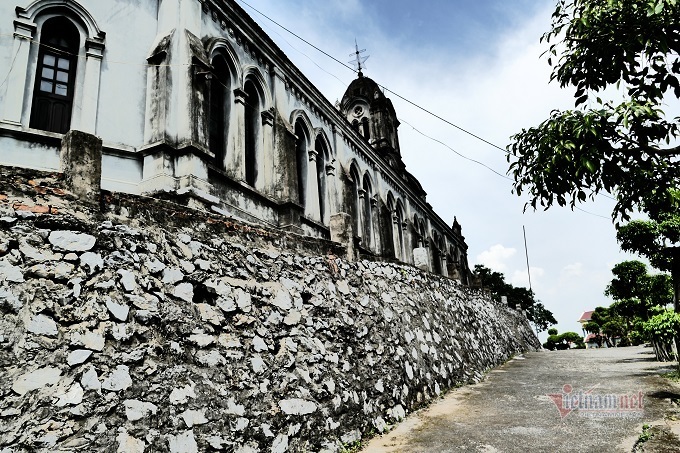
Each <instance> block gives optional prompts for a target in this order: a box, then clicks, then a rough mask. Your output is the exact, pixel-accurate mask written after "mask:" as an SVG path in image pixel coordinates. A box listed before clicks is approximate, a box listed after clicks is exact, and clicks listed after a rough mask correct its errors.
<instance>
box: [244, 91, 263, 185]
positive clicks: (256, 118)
mask: <svg viewBox="0 0 680 453" xmlns="http://www.w3.org/2000/svg"><path fill="white" fill-rule="evenodd" d="M244 91H245V93H246V105H245V177H246V184H248V185H250V186H253V187H254V186H255V182H256V181H257V159H258V154H259V151H260V149H259V148H260V123H261V120H260V115H261V111H262V102H261V96H260V93H259V91H258V90H257V87H256V86H255V83H253V82H252V81H251V80H248V81H247V82H246V84H245V90H244Z"/></svg>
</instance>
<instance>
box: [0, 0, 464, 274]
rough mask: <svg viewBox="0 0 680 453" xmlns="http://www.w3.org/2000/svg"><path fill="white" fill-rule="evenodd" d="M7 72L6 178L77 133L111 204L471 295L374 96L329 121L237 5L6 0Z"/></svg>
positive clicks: (2, 91)
mask: <svg viewBox="0 0 680 453" xmlns="http://www.w3.org/2000/svg"><path fill="white" fill-rule="evenodd" d="M0 68H5V69H4V70H3V73H2V78H4V82H3V83H2V84H1V85H0V164H1V165H8V166H21V167H28V168H36V169H42V170H49V171H57V170H59V150H60V146H61V140H62V138H63V135H64V133H66V132H67V131H69V130H79V131H83V132H86V133H89V134H93V135H96V136H98V137H101V139H102V140H103V145H102V151H103V158H102V177H101V187H102V188H103V189H105V190H110V191H117V192H124V193H130V194H145V195H150V196H166V195H167V194H170V195H177V196H184V197H187V196H189V197H191V200H192V206H194V207H198V208H202V209H207V210H211V211H213V212H217V213H221V214H224V215H226V216H230V217H234V218H239V219H242V220H245V221H248V222H252V223H255V224H259V225H263V226H267V227H270V228H278V229H281V230H286V231H292V232H295V233H298V234H301V235H305V236H311V237H317V238H325V239H331V240H335V241H338V242H343V243H344V244H345V245H346V246H347V247H348V250H350V251H351V252H352V253H351V254H352V255H353V256H359V257H361V256H373V257H377V258H380V259H386V260H398V261H401V262H405V263H411V264H415V265H417V266H418V267H420V268H424V269H428V270H430V271H432V272H435V273H438V274H442V275H446V276H449V277H452V278H456V279H459V280H461V281H462V282H463V283H465V284H469V283H470V276H471V272H470V269H469V266H468V260H467V245H466V243H465V240H464V237H463V236H462V233H461V226H460V224H459V223H458V222H457V221H456V220H455V219H454V221H453V223H452V224H447V223H446V222H444V221H443V220H442V219H441V218H440V217H439V216H438V215H437V214H436V213H435V212H434V211H433V210H432V208H431V206H430V205H429V204H428V203H427V200H426V193H425V191H424V190H423V188H422V186H421V184H420V183H419V182H418V181H417V179H416V178H415V177H414V176H413V175H411V174H410V173H409V172H408V171H406V166H405V165H404V163H403V161H402V159H401V150H400V146H399V137H398V127H399V121H398V119H397V115H396V112H395V110H394V107H393V105H392V103H391V102H390V100H389V99H388V98H387V97H386V96H385V94H384V93H383V92H382V90H381V89H380V87H379V86H378V84H377V83H376V82H375V81H373V80H371V79H370V78H367V77H364V76H363V74H361V72H360V73H359V75H358V77H357V79H356V80H354V81H353V82H352V83H351V84H350V86H349V87H348V88H347V91H346V92H345V94H344V96H343V98H342V101H341V103H340V105H339V106H338V107H335V106H333V105H332V104H331V103H330V102H328V100H327V99H326V98H325V97H324V96H323V95H322V94H321V93H320V92H319V91H318V90H317V89H316V88H315V87H314V85H312V84H311V82H310V81H309V80H307V78H306V77H305V76H304V75H303V74H302V73H301V72H300V70H299V69H298V68H296V67H295V66H294V65H293V64H292V63H291V62H290V61H289V60H288V58H287V57H286V55H285V54H284V53H283V52H282V51H281V50H280V49H279V48H278V47H277V46H276V45H275V44H274V42H273V41H272V40H271V39H270V38H269V37H268V36H267V35H266V34H265V33H264V31H263V30H262V29H261V28H260V27H259V26H258V25H257V24H256V23H255V22H254V21H253V20H252V19H251V18H250V17H249V16H248V15H247V14H246V12H245V11H244V10H243V9H242V8H241V7H240V6H239V5H238V4H237V3H236V2H235V1H233V0H161V1H158V0H137V1H135V2H111V1H101V0H80V1H79V2H76V1H72V0H36V1H28V0H8V1H3V2H2V3H1V4H0ZM63 171H65V172H68V168H65V169H63Z"/></svg>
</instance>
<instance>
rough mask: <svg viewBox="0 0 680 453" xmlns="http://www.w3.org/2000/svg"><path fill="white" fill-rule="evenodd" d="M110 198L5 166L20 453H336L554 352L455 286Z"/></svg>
mask: <svg viewBox="0 0 680 453" xmlns="http://www.w3.org/2000/svg"><path fill="white" fill-rule="evenodd" d="M104 200H105V202H104V203H103V206H102V207H103V209H101V210H100V209H96V208H97V207H96V206H92V205H83V204H80V203H79V202H78V201H77V200H75V198H74V197H73V196H71V195H70V194H69V193H67V192H66V191H65V190H64V189H63V186H62V183H61V181H60V179H59V175H46V174H38V173H31V172H27V171H25V170H17V169H9V168H0V452H2V453H9V452H28V451H45V452H48V451H49V452H54V451H107V452H116V451H118V452H126V453H135V452H143V451H154V452H167V451H169V452H173V453H174V452H197V451H237V452H240V453H246V452H259V451H273V452H285V451H322V450H329V451H336V450H337V449H338V448H339V447H340V446H341V445H342V444H347V443H351V442H353V441H355V440H357V439H359V438H361V437H362V436H363V435H366V434H368V433H369V432H371V431H376V432H381V431H383V430H385V429H386V428H387V427H388V426H389V424H391V423H394V422H396V421H398V420H400V419H401V418H403V417H404V416H405V415H406V414H407V413H409V412H411V411H412V410H414V409H415V408H417V407H419V406H421V405H422V404H424V403H426V402H428V401H430V400H432V399H433V398H435V397H437V396H438V395H439V394H441V393H442V392H443V391H445V390H446V389H449V388H451V387H454V386H456V385H460V384H462V383H466V382H471V381H477V380H479V379H480V378H481V377H482V375H483V373H484V371H485V370H487V369H489V368H491V367H493V366H495V365H498V364H500V363H502V362H503V361H505V360H506V359H508V358H509V357H510V356H511V355H513V354H515V353H517V352H521V351H526V350H528V349H532V348H536V347H538V346H539V344H538V341H537V339H536V338H535V336H534V335H533V333H532V331H531V328H530V326H529V325H528V323H527V322H526V319H524V317H523V316H522V315H521V314H518V313H517V312H515V311H514V310H510V309H509V308H508V307H506V306H502V305H500V304H497V303H495V302H493V301H491V300H489V299H488V298H487V297H485V296H484V295H483V294H481V293H480V292H476V291H472V290H470V289H468V288H466V287H463V286H461V285H459V284H458V283H456V282H454V281H452V280H448V279H445V278H442V277H438V276H435V275H432V274H428V273H423V272H421V271H419V270H417V269H415V268H413V267H409V266H404V265H397V264H391V263H380V262H370V261H361V262H355V263H352V262H347V261H345V260H343V259H340V258H338V257H337V256H340V255H341V253H342V250H340V249H338V246H337V244H333V243H330V242H323V241H309V240H306V239H304V240H303V239H300V238H299V237H296V236H292V235H282V234H281V233H276V232H268V231H265V230H262V229H258V228H254V227H251V226H247V225H242V224H237V223H233V222H231V221H228V220H226V219H225V218H220V217H218V216H215V217H211V216H208V215H206V214H205V213H201V212H200V211H189V210H188V209H187V208H185V207H182V206H180V205H177V204H173V203H171V202H170V201H159V200H145V199H141V198H125V199H121V198H118V197H117V196H115V195H113V194H106V196H105V197H104ZM100 211H104V213H102V212H100Z"/></svg>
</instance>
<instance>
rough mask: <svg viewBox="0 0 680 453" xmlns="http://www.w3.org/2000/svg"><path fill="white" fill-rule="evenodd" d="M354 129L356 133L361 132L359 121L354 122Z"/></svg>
mask: <svg viewBox="0 0 680 453" xmlns="http://www.w3.org/2000/svg"><path fill="white" fill-rule="evenodd" d="M352 128H353V129H354V130H355V131H357V132H359V120H354V121H352Z"/></svg>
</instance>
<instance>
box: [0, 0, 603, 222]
mask: <svg viewBox="0 0 680 453" xmlns="http://www.w3.org/2000/svg"><path fill="white" fill-rule="evenodd" d="M238 1H239V2H241V3H243V4H245V5H246V6H248V7H250V8H251V9H253V10H254V11H255V12H257V13H258V14H260V15H262V16H263V17H265V18H266V19H267V20H270V21H271V22H273V23H274V24H276V25H277V26H279V27H281V28H282V29H284V30H285V31H287V32H288V33H290V34H292V35H293V36H295V37H296V38H298V39H300V40H301V41H303V42H304V43H306V44H307V45H309V46H311V47H313V48H314V49H316V50H317V51H319V52H321V53H322V54H324V55H326V56H327V57H329V58H331V59H333V60H334V61H336V62H337V63H339V64H341V65H342V66H344V67H346V68H348V69H350V70H351V71H353V72H355V73H357V72H358V71H356V70H355V69H354V68H352V67H350V66H349V65H347V64H345V63H343V62H341V61H340V60H338V59H337V58H335V57H333V56H332V55H330V54H328V53H327V52H325V51H323V50H322V49H320V48H319V47H317V46H315V45H314V44H312V43H310V42H309V41H307V40H305V39H304V38H302V37H300V36H299V35H297V34H296V33H294V32H292V31H291V30H289V29H287V28H286V27H284V26H283V25H281V24H279V23H278V22H276V21H275V20H273V19H271V18H270V17H268V16H267V15H265V14H264V13H262V12H260V11H259V10H257V9H256V8H254V7H252V6H251V5H249V4H248V3H246V2H245V1H243V0H238ZM277 35H279V36H281V35H280V34H278V33H277ZM0 36H13V35H10V34H6V33H1V34H0ZM281 38H282V39H284V41H286V40H285V38H283V36H281ZM22 41H28V42H29V43H31V44H37V45H38V46H43V47H45V48H47V49H50V50H54V51H58V52H60V53H63V54H68V55H70V56H72V57H76V58H79V59H83V58H85V56H83V55H80V54H75V53H71V52H66V51H63V50H61V49H57V48H55V47H52V46H50V45H48V44H45V43H41V42H39V41H36V40H34V39H32V38H23V39H22ZM286 42H287V43H288V44H289V45H290V46H291V47H292V48H293V49H295V47H294V46H292V45H291V44H290V43H289V42H288V41H286ZM21 44H23V42H22V43H21ZM21 44H20V46H19V47H18V48H17V52H16V53H15V54H14V57H13V60H12V63H11V65H10V68H9V70H8V72H7V74H6V76H5V78H4V80H3V82H2V84H0V88H1V87H2V86H3V85H4V84H5V83H6V82H7V80H8V79H9V75H10V74H11V71H12V69H13V67H14V64H15V62H16V58H17V56H18V54H19V51H20V48H21ZM295 50H297V51H298V52H299V53H300V54H302V55H304V56H305V57H306V58H308V59H309V60H310V61H311V62H312V63H314V64H315V65H316V66H317V67H318V68H319V69H321V70H323V71H324V72H326V73H327V74H329V75H331V76H333V77H335V78H336V79H337V80H339V81H340V82H342V80H340V78H339V77H337V76H336V75H334V74H332V73H331V72H329V71H327V70H325V69H324V68H323V67H321V66H320V65H319V64H317V63H316V62H315V61H313V60H312V59H311V57H309V56H308V55H306V54H305V53H304V52H302V51H300V50H298V49H295ZM107 61H108V62H109V63H114V64H124V65H135V66H146V67H191V66H196V65H194V64H193V63H173V64H151V63H133V62H125V61H117V60H107ZM216 80H217V79H216ZM217 81H218V82H219V83H220V84H221V85H223V86H224V87H225V88H229V87H228V86H227V85H226V84H224V83H222V82H221V81H219V80H217ZM377 85H378V86H379V87H380V88H382V89H383V90H385V91H388V92H390V93H392V94H393V95H395V96H397V97H398V98H400V99H402V100H404V101H405V102H407V103H409V104H411V105H413V106H415V107H417V108H418V109H420V110H422V111H424V112H426V113H427V114H429V115H431V116H433V117H435V118H437V119H439V120H441V121H443V122H445V123H447V124H449V125H450V126H453V127H454V128H456V129H459V130H461V131H463V132H465V133H466V134H468V135H470V136H472V137H474V138H476V139H478V140H480V141H482V142H484V143H486V144H488V145H490V146H492V147H494V148H497V149H499V150H501V151H503V152H504V153H506V154H509V152H508V151H507V150H505V149H503V148H501V147H499V146H497V145H495V144H493V143H492V142H490V141H488V140H486V139H484V138H482V137H479V136H478V135H475V134H473V133H472V132H469V131H467V130H465V129H463V128H461V127H460V126H457V125H456V124H454V123H452V122H450V121H448V120H446V119H445V118H442V117H441V116H439V115H437V114H435V113H433V112H431V111H429V110H427V109H425V108H424V107H422V106H420V105H418V104H416V103H414V102H412V101H410V100H409V99H407V98H405V97H403V96H401V95H400V94H398V93H396V92H394V91H392V90H390V89H389V88H387V87H385V86H384V85H381V84H377ZM249 105H250V106H251V107H253V108H257V106H255V105H251V104H249ZM400 121H402V122H404V123H405V124H408V125H409V126H410V127H411V128H412V129H413V130H414V131H416V132H417V133H418V134H420V135H422V136H424V137H426V138H428V139H430V140H432V141H434V142H437V143H439V144H441V145H442V146H444V147H446V148H448V149H449V150H451V151H452V152H454V153H455V154H456V155H458V156H459V157H461V158H463V159H466V160H469V161H471V162H474V163H476V164H478V165H480V166H482V167H484V168H486V169H488V170H489V171H491V172H493V173H494V174H496V175H497V176H500V177H502V178H504V179H507V180H510V181H512V178H509V177H508V176H506V175H503V174H501V173H499V172H498V171H496V170H494V169H493V168H491V167H490V166H488V165H486V164H484V163H483V162H480V161H478V160H475V159H472V158H470V157H467V156H465V155H463V154H461V153H460V152H458V151H456V150H455V149H454V148H453V147H451V146H449V145H448V144H446V143H445V142H443V141H442V140H439V139H437V138H434V137H432V136H429V135H427V134H425V133H423V132H422V131H420V130H419V129H417V128H416V127H415V126H413V125H412V124H410V123H409V122H408V121H406V120H403V119H401V118H400ZM599 195H602V196H604V197H606V198H609V199H611V200H615V198H613V197H611V196H608V195H606V194H602V193H600V194H599ZM575 208H576V209H578V210H579V211H582V212H584V213H586V214H590V215H593V216H596V217H601V218H605V219H608V220H609V217H606V216H602V215H599V214H595V213H592V212H589V211H586V210H584V209H581V208H579V207H575Z"/></svg>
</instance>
